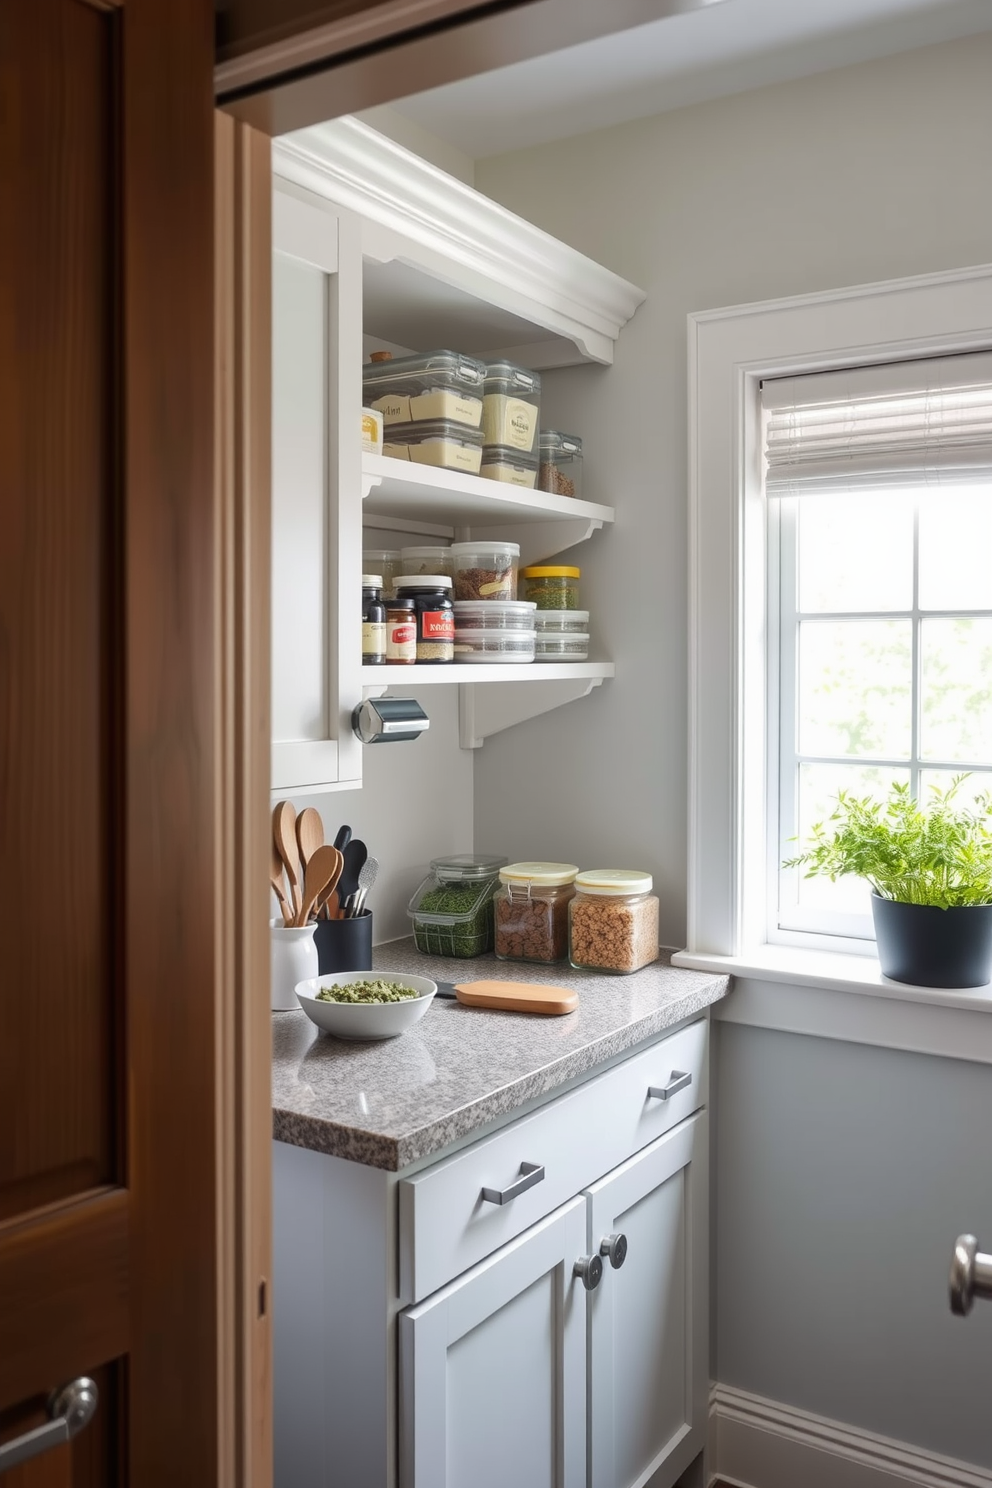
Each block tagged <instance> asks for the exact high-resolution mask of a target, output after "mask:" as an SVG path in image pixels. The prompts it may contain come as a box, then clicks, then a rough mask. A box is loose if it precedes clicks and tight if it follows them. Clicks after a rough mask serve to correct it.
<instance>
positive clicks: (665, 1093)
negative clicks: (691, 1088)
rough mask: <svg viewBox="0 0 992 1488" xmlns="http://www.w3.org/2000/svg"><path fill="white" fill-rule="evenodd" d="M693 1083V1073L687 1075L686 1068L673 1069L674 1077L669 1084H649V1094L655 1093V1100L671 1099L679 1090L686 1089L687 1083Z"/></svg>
mask: <svg viewBox="0 0 992 1488" xmlns="http://www.w3.org/2000/svg"><path fill="white" fill-rule="evenodd" d="M691 1084H692V1076H691V1075H687V1074H686V1073H685V1071H684V1070H672V1077H671V1079H670V1080H669V1082H668V1084H667V1085H649V1086H648V1095H653V1096H654V1098H655V1100H670V1099H671V1097H672V1096H673V1095H674V1094H675V1092H676V1091H677V1090H684V1089H685V1088H686V1086H687V1085H691Z"/></svg>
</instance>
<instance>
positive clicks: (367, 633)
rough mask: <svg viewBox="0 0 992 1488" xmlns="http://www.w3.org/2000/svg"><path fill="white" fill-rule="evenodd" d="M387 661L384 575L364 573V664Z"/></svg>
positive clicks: (381, 664)
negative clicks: (383, 594) (383, 599)
mask: <svg viewBox="0 0 992 1488" xmlns="http://www.w3.org/2000/svg"><path fill="white" fill-rule="evenodd" d="M385 661H386V606H385V605H384V604H383V602H382V575H381V574H362V666H384V665H385Z"/></svg>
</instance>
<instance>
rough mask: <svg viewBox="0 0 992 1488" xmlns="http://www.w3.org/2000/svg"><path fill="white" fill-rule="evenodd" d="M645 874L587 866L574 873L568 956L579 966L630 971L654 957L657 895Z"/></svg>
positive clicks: (602, 970)
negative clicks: (585, 868) (582, 870)
mask: <svg viewBox="0 0 992 1488" xmlns="http://www.w3.org/2000/svg"><path fill="white" fill-rule="evenodd" d="M653 887H654V882H653V879H652V877H651V875H650V873H641V872H638V871H636V870H631V869H627V868H592V869H587V870H586V871H585V872H582V873H578V874H576V876H575V897H574V898H573V899H572V901H571V903H570V904H569V906H568V959H569V961H570V962H571V964H572V965H573V966H574V967H575V968H576V969H577V970H579V971H601V972H619V973H624V972H630V971H639V970H640V968H641V967H642V966H649V965H650V964H651V962H652V961H655V960H657V957H658V898H657V895H655V894H653V893H652V892H651V891H652V889H653Z"/></svg>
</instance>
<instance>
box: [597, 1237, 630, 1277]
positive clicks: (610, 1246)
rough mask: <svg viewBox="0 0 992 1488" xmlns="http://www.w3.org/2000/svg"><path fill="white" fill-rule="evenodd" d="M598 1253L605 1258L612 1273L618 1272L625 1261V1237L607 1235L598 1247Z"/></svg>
mask: <svg viewBox="0 0 992 1488" xmlns="http://www.w3.org/2000/svg"><path fill="white" fill-rule="evenodd" d="M599 1253H600V1255H601V1256H605V1257H606V1259H607V1260H608V1261H609V1263H610V1265H611V1266H612V1267H613V1269H614V1271H619V1270H620V1267H621V1266H622V1265H623V1263H624V1261H625V1260H626V1259H627V1236H626V1235H607V1236H606V1238H605V1240H604V1241H603V1242H602V1244H601V1245H600V1247H599Z"/></svg>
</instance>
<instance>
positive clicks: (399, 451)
mask: <svg viewBox="0 0 992 1488" xmlns="http://www.w3.org/2000/svg"><path fill="white" fill-rule="evenodd" d="M382 453H383V454H384V455H388V456H389V458H390V459H391V460H409V458H410V446H409V445H408V444H389V443H388V442H387V443H386V444H384V445H383V446H382Z"/></svg>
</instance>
